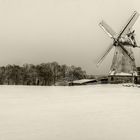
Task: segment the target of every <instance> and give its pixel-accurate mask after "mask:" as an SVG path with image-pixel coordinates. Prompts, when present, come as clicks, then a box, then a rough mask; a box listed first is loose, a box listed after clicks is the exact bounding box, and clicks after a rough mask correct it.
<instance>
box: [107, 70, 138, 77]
mask: <svg viewBox="0 0 140 140" xmlns="http://www.w3.org/2000/svg"><path fill="white" fill-rule="evenodd" d="M109 75H118V76H119V75H120V76H132V75H134V76H137V73H136V72H134V73H125V72H120V73H115V71H111V72H110V74H109Z"/></svg>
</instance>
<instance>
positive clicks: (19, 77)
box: [0, 62, 87, 86]
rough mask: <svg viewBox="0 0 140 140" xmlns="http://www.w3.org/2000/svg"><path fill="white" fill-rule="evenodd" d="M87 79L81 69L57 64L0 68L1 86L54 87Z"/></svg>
mask: <svg viewBox="0 0 140 140" xmlns="http://www.w3.org/2000/svg"><path fill="white" fill-rule="evenodd" d="M85 78H87V74H86V71H84V70H82V68H81V67H76V66H67V65H59V64H58V63H57V62H51V63H41V64H38V65H33V64H24V65H23V66H19V65H7V66H1V67H0V84H1V85H44V86H45V85H49V86H51V85H56V84H57V83H63V84H64V85H65V84H66V83H67V82H71V81H74V80H80V79H85Z"/></svg>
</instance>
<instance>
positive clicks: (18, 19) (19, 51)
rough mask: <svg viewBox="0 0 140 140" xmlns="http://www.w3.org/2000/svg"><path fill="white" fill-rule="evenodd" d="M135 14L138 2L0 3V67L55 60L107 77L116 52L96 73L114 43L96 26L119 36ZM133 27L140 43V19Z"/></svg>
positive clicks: (25, 0)
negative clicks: (102, 24)
mask: <svg viewBox="0 0 140 140" xmlns="http://www.w3.org/2000/svg"><path fill="white" fill-rule="evenodd" d="M134 10H137V11H138V12H140V2H139V0H131V1H130V0H0V66H2V65H7V64H18V65H22V64H24V63H33V64H39V63H43V62H52V61H57V62H59V63H60V64H67V65H76V66H81V67H82V68H83V69H85V70H86V71H87V72H88V73H91V74H103V73H105V74H107V73H108V71H109V68H110V65H111V60H112V57H113V53H114V52H113V51H114V50H112V51H111V52H110V54H109V55H108V56H107V57H106V59H105V61H104V62H103V63H102V64H101V66H100V67H99V68H97V67H96V62H97V60H98V58H99V57H100V56H101V55H102V53H103V52H104V51H105V50H106V49H107V47H108V46H109V44H110V43H111V42H112V41H111V39H110V38H109V37H108V36H107V35H106V34H105V33H104V32H103V31H102V29H100V27H99V26H98V23H99V22H100V21H101V20H102V19H104V20H105V21H106V22H107V23H108V24H109V25H110V26H111V27H112V28H113V29H114V30H115V31H116V32H119V30H120V29H121V27H122V26H123V25H124V24H125V23H126V21H127V19H128V18H129V16H130V15H131V14H132V13H133V11H134ZM134 28H136V34H137V38H138V39H139V42H140V19H138V20H137V22H136V24H135V26H134ZM135 52H136V53H135V55H136V63H137V65H140V63H138V60H140V50H138V49H136V51H135Z"/></svg>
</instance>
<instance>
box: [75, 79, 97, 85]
mask: <svg viewBox="0 0 140 140" xmlns="http://www.w3.org/2000/svg"><path fill="white" fill-rule="evenodd" d="M92 81H96V80H95V79H81V80H75V81H73V83H75V84H82V83H87V82H92Z"/></svg>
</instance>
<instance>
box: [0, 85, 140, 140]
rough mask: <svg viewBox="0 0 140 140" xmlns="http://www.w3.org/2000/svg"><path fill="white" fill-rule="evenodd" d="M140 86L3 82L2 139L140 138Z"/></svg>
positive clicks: (0, 93)
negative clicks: (73, 85)
mask: <svg viewBox="0 0 140 140" xmlns="http://www.w3.org/2000/svg"><path fill="white" fill-rule="evenodd" d="M139 139H140V88H137V87H123V86H122V85H94V86H80V87H26V86H25V87H24V86H0V140H139Z"/></svg>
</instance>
